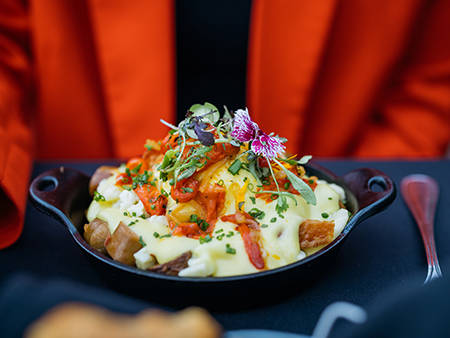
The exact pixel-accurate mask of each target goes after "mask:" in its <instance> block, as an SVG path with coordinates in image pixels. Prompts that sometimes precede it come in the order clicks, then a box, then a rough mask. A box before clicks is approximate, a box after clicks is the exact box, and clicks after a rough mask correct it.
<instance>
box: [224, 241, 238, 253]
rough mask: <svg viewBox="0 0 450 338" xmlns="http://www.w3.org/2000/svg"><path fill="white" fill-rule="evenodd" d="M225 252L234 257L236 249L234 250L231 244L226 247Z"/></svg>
mask: <svg viewBox="0 0 450 338" xmlns="http://www.w3.org/2000/svg"><path fill="white" fill-rule="evenodd" d="M225 252H226V253H227V254H230V255H234V254H236V249H234V248H232V247H231V245H230V244H229V243H227V244H226V246H225Z"/></svg>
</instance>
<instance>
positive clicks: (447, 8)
mask: <svg viewBox="0 0 450 338" xmlns="http://www.w3.org/2000/svg"><path fill="white" fill-rule="evenodd" d="M417 27H418V29H417V31H416V34H415V35H413V38H412V41H411V48H410V49H409V50H408V51H409V52H408V53H406V56H405V59H407V62H406V64H405V67H404V68H403V69H402V70H401V72H400V73H399V76H398V77H396V81H395V83H392V86H391V89H390V90H389V91H388V92H387V95H385V97H384V99H383V100H382V101H381V104H380V106H379V107H378V111H379V114H378V116H377V120H376V121H371V122H370V123H369V126H368V129H367V130H366V131H365V133H364V137H363V139H362V142H361V143H360V144H359V145H358V147H357V149H356V152H355V154H354V155H355V156H359V157H373V156H377V157H405V156H407V157H436V156H442V155H443V154H444V153H445V151H446V148H447V146H448V144H449V141H450V1H446V0H441V1H435V2H433V1H430V6H428V7H427V8H425V9H424V20H423V21H421V22H420V23H419V24H418V26H417Z"/></svg>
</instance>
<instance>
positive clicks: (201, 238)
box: [198, 235, 212, 244]
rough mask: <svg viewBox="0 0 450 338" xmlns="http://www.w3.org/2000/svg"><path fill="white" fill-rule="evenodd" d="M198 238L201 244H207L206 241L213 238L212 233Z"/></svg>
mask: <svg viewBox="0 0 450 338" xmlns="http://www.w3.org/2000/svg"><path fill="white" fill-rule="evenodd" d="M198 240H199V242H200V244H205V243H208V242H211V241H212V238H211V236H210V235H206V236H205V237H200V238H199V239H198Z"/></svg>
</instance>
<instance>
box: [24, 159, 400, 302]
mask: <svg viewBox="0 0 450 338" xmlns="http://www.w3.org/2000/svg"><path fill="white" fill-rule="evenodd" d="M110 163H111V162H110ZM111 164H114V165H117V163H111ZM95 166H96V165H95V164H94V163H87V164H86V165H83V166H78V168H80V167H81V168H84V170H86V171H87V172H88V173H93V172H94V171H95ZM304 167H305V170H306V172H307V173H308V174H309V175H310V176H317V177H318V178H319V179H323V180H326V181H327V182H333V183H336V184H338V185H340V186H341V187H343V188H344V190H345V195H346V197H347V202H346V207H347V209H348V210H350V211H351V212H352V217H351V218H350V219H349V221H348V223H347V224H346V226H345V227H344V230H343V231H342V232H341V234H340V235H339V236H338V237H337V238H335V239H334V240H333V241H332V242H331V243H330V244H328V245H327V246H325V247H324V248H322V249H321V250H319V251H317V252H316V253H314V254H312V255H311V256H308V257H306V258H305V259H302V260H299V261H296V262H295V263H292V264H289V265H285V266H282V267H280V268H276V269H270V270H264V271H261V272H258V273H252V274H245V275H235V276H228V277H179V276H171V275H165V274H160V273H156V272H153V271H149V270H141V269H137V268H135V267H132V266H129V265H126V264H122V263H120V262H117V261H114V260H113V259H111V258H110V257H108V256H107V255H105V254H104V253H101V252H99V251H98V250H96V249H94V248H93V247H92V246H91V245H89V244H88V243H87V242H86V240H85V239H84V237H83V234H84V229H83V227H84V225H85V224H86V222H87V220H86V209H87V208H88V207H89V205H90V203H91V201H92V196H91V195H90V194H89V181H90V179H91V178H92V177H91V175H87V174H86V173H84V172H81V171H79V170H75V169H72V168H70V167H66V166H59V167H56V168H54V169H50V170H46V171H44V172H42V173H41V174H39V175H38V176H36V177H35V178H34V179H33V181H32V182H31V185H30V189H29V191H30V201H31V203H32V204H33V205H34V206H35V207H36V208H37V209H38V210H40V211H42V212H44V213H45V214H47V215H49V216H51V217H53V218H55V219H56V220H57V221H58V222H59V223H60V224H61V225H62V226H64V228H65V230H66V231H67V233H68V234H69V235H70V236H71V238H72V239H73V241H74V243H75V244H76V247H77V248H78V250H79V255H77V256H78V257H77V259H79V264H80V265H81V266H82V265H86V264H88V263H92V264H93V269H91V271H95V275H94V276H92V277H93V278H102V280H103V281H105V283H107V284H108V286H109V287H110V288H112V289H114V290H116V291H118V292H121V293H124V294H127V295H130V296H133V297H138V298H145V299H148V300H151V301H158V302H160V303H161V304H163V303H164V304H170V305H171V306H181V305H184V306H187V305H192V304H198V305H203V306H207V307H208V308H212V309H217V310H224V309H230V310H236V309H237V308H244V307H249V306H253V305H258V304H259V305H261V303H264V304H266V303H267V302H271V301H276V302H279V301H280V299H283V298H285V297H291V296H292V294H294V293H295V292H298V291H299V290H303V289H306V288H308V286H310V284H311V283H312V282H317V280H318V279H321V278H327V279H331V280H332V278H333V274H334V273H333V271H334V267H335V266H336V263H337V262H336V261H337V260H338V259H339V256H338V255H337V254H338V253H339V250H342V249H343V250H345V249H346V248H345V241H346V240H347V239H348V238H349V237H350V234H351V233H352V231H353V229H355V228H356V227H357V226H359V224H360V223H361V222H362V221H364V220H365V219H367V218H369V217H371V216H373V215H375V214H377V213H379V212H380V211H382V210H384V209H385V208H386V207H388V206H389V205H390V204H391V203H392V201H393V200H394V199H395V195H396V190H395V185H394V183H393V181H392V180H391V179H390V178H389V177H388V176H386V175H385V174H384V173H382V172H381V171H379V170H376V169H372V168H359V169H354V170H352V171H350V172H348V173H346V174H344V175H342V176H337V175H336V174H334V173H332V172H331V171H330V170H327V169H326V168H324V167H322V166H320V165H318V164H317V163H316V162H314V161H310V162H308V163H307V164H306V165H305V166H304ZM374 184H376V185H377V186H378V189H375V190H373V189H372V188H373V185H374ZM367 225H370V224H367ZM40 226H42V227H44V226H45V227H50V228H51V229H53V228H54V227H55V224H54V223H53V224H52V222H50V221H49V222H48V223H47V224H45V223H42V224H40ZM55 230H56V229H55ZM58 236H60V235H58ZM57 247H58V245H57V244H55V248H57ZM67 250H70V252H71V253H73V254H74V255H76V253H75V251H74V250H73V248H67ZM83 254H84V255H86V257H82V255H83ZM85 258H86V259H85ZM361 264H364V262H363V261H362V262H361ZM51 268H52V267H51V266H50V267H49V269H51ZM268 289H270V290H276V292H267V290H268ZM262 295H264V296H263V297H262ZM240 297H241V298H240ZM237 299H242V301H238V302H236V300H237Z"/></svg>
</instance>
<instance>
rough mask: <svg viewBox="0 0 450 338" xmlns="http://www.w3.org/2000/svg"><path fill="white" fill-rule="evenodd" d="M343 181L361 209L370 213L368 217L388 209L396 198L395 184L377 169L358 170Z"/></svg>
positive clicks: (351, 172)
mask: <svg viewBox="0 0 450 338" xmlns="http://www.w3.org/2000/svg"><path fill="white" fill-rule="evenodd" d="M341 180H342V181H343V183H344V184H345V185H346V186H347V187H348V188H349V189H350V191H352V192H353V194H354V195H355V197H356V199H357V200H358V204H359V209H360V210H362V209H366V211H367V212H369V214H368V215H367V216H370V215H372V214H374V213H376V212H378V211H381V210H382V209H384V208H386V207H387V206H388V205H389V204H391V203H392V201H393V200H394V199H395V196H396V189H395V184H394V182H393V181H392V180H391V179H390V178H389V177H388V176H387V175H386V174H384V173H383V172H381V171H379V170H377V169H371V168H360V169H356V170H353V171H350V172H348V173H347V174H345V175H344V176H342V177H341Z"/></svg>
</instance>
